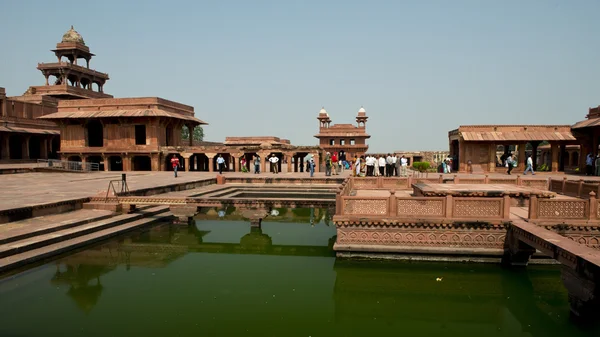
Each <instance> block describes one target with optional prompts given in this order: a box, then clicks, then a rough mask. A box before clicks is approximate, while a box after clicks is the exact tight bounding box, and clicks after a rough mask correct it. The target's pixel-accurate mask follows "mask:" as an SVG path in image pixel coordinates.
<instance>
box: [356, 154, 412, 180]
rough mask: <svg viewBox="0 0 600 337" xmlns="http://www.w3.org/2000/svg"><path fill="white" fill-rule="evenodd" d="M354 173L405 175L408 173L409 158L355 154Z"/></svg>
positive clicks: (375, 175)
mask: <svg viewBox="0 0 600 337" xmlns="http://www.w3.org/2000/svg"><path fill="white" fill-rule="evenodd" d="M352 175H353V176H355V177H377V176H385V177H394V176H395V177H398V176H402V177H405V176H407V175H408V159H407V158H405V157H404V156H399V155H396V156H394V155H391V154H389V153H388V154H387V156H384V155H379V156H378V157H375V156H373V155H370V154H368V155H366V156H360V157H358V156H354V162H353V166H352Z"/></svg>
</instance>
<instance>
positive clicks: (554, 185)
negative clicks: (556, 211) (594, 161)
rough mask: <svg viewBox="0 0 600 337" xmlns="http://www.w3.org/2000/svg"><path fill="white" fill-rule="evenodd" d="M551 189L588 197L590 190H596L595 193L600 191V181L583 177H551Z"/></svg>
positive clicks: (569, 194)
mask: <svg viewBox="0 0 600 337" xmlns="http://www.w3.org/2000/svg"><path fill="white" fill-rule="evenodd" d="M549 186H550V191H552V192H556V193H560V194H564V195H568V196H571V197H577V198H588V197H589V195H590V192H594V193H595V195H598V194H599V193H600V182H590V181H587V182H586V181H585V180H583V179H579V180H567V178H566V177H565V178H563V179H550V184H549Z"/></svg>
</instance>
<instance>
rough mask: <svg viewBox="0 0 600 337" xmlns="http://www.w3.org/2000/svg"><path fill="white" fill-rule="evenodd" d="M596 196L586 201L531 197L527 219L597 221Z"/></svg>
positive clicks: (591, 193) (599, 213)
mask: <svg viewBox="0 0 600 337" xmlns="http://www.w3.org/2000/svg"><path fill="white" fill-rule="evenodd" d="M598 206H599V205H598V200H597V199H596V194H595V193H594V192H593V191H592V192H590V193H589V195H588V199H539V198H538V197H537V196H535V195H532V196H531V197H530V200H529V219H531V220H542V221H544V220H548V221H565V220H566V221H573V220H581V221H588V220H597V219H599V217H598V215H600V209H599V207H598Z"/></svg>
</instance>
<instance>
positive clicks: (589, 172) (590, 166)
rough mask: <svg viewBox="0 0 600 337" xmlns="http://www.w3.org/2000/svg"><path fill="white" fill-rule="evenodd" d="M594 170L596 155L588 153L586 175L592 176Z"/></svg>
mask: <svg viewBox="0 0 600 337" xmlns="http://www.w3.org/2000/svg"><path fill="white" fill-rule="evenodd" d="M593 172H594V156H593V155H592V154H591V153H588V155H587V157H586V158H585V175H587V176H591V175H592V174H593Z"/></svg>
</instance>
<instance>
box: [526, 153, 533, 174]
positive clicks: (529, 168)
mask: <svg viewBox="0 0 600 337" xmlns="http://www.w3.org/2000/svg"><path fill="white" fill-rule="evenodd" d="M527 172H531V174H532V175H535V172H534V171H533V158H531V155H529V156H527V168H526V169H525V172H523V175H524V176H526V175H527Z"/></svg>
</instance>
